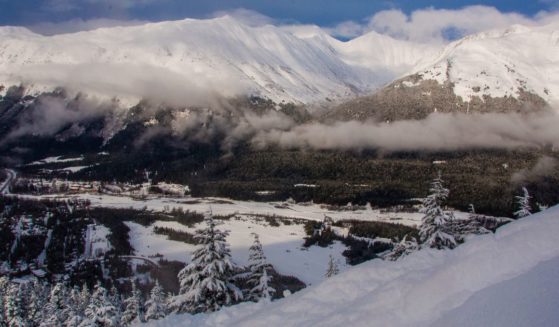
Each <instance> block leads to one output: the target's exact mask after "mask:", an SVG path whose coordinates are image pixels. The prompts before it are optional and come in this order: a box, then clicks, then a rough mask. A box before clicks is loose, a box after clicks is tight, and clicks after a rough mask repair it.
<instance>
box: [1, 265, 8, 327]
mask: <svg viewBox="0 0 559 327" xmlns="http://www.w3.org/2000/svg"><path fill="white" fill-rule="evenodd" d="M9 285H10V280H9V279H8V278H7V277H6V276H0V326H6V325H7V321H6V312H5V305H6V298H7V297H8V289H9Z"/></svg>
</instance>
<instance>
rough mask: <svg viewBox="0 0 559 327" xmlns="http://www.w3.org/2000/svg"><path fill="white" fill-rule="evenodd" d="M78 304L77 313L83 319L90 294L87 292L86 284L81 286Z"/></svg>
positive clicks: (89, 300)
mask: <svg viewBox="0 0 559 327" xmlns="http://www.w3.org/2000/svg"><path fill="white" fill-rule="evenodd" d="M78 302H79V308H78V312H79V313H81V315H82V316H83V317H85V309H87V306H88V305H89V302H91V293H90V292H89V288H87V284H85V283H84V284H83V285H82V289H81V291H80V295H79V301H78Z"/></svg>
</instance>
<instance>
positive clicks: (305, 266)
mask: <svg viewBox="0 0 559 327" xmlns="http://www.w3.org/2000/svg"><path fill="white" fill-rule="evenodd" d="M126 225H127V226H128V227H129V228H130V233H129V235H130V242H131V244H132V247H133V248H134V250H135V255H139V256H144V257H150V256H154V255H156V254H162V255H163V256H164V258H165V259H171V260H177V261H182V262H190V254H191V253H192V251H193V250H194V249H195V247H194V246H193V245H191V244H186V243H183V242H178V241H171V240H168V239H167V236H165V235H158V234H155V233H153V227H154V226H158V227H167V228H171V229H174V230H177V231H186V232H189V233H191V234H193V233H194V231H195V230H196V229H197V228H200V227H201V226H202V225H203V223H202V224H198V225H196V226H195V227H194V228H188V227H186V226H184V225H181V224H179V223H177V222H172V221H157V222H155V223H154V224H153V225H152V226H149V227H143V226H142V225H139V224H136V223H132V222H127V223H126ZM218 228H219V229H220V230H228V231H230V234H229V237H227V242H228V243H229V244H230V246H231V254H232V257H233V261H234V262H235V263H237V264H240V265H247V264H248V255H249V253H248V249H249V248H250V246H251V245H252V243H253V240H254V239H253V236H252V235H251V233H257V234H258V235H259V236H260V242H261V243H262V247H263V249H264V254H265V255H266V257H267V258H268V261H269V262H270V263H271V264H272V265H273V266H274V268H275V269H276V271H277V272H279V273H280V274H282V275H289V276H295V277H297V278H298V279H300V280H301V281H303V282H304V283H305V284H307V285H310V284H316V283H318V282H320V281H322V280H324V278H325V276H324V274H325V273H326V270H327V267H328V259H329V255H332V256H333V257H334V259H335V260H337V263H338V267H339V268H340V271H343V270H345V269H347V267H348V266H347V265H346V263H345V258H344V257H343V256H342V252H343V251H344V250H345V249H346V247H345V245H343V244H341V243H340V242H335V243H334V244H333V245H332V246H330V247H326V248H322V247H319V246H312V247H310V248H304V247H303V242H304V240H303V238H304V237H305V236H306V235H305V232H304V230H303V225H301V224H295V223H292V224H291V225H283V224H282V225H281V226H279V227H274V226H270V225H268V224H267V223H266V222H265V221H256V220H254V219H250V218H247V217H242V218H241V219H235V218H232V219H230V220H227V221H224V222H223V224H222V225H219V226H218Z"/></svg>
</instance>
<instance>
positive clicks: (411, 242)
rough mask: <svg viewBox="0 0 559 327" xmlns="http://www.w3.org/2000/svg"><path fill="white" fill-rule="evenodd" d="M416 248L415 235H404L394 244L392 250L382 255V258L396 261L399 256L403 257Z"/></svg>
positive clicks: (417, 246)
mask: <svg viewBox="0 0 559 327" xmlns="http://www.w3.org/2000/svg"><path fill="white" fill-rule="evenodd" d="M418 249H419V244H417V240H416V239H415V237H408V235H406V236H404V237H403V238H402V240H401V241H400V242H399V243H398V244H396V245H395V246H394V248H393V249H392V251H390V252H389V253H388V254H387V255H385V256H384V259H386V260H390V261H396V260H398V259H400V258H401V257H405V256H407V255H408V254H410V253H412V252H414V251H417V250H418Z"/></svg>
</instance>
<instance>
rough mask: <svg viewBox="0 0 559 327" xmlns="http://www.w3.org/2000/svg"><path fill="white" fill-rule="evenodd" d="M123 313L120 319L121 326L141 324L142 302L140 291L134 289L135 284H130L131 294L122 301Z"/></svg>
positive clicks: (142, 318)
mask: <svg viewBox="0 0 559 327" xmlns="http://www.w3.org/2000/svg"><path fill="white" fill-rule="evenodd" d="M124 306H125V309H124V312H123V313H122V318H121V319H120V324H121V325H122V326H130V325H132V324H134V323H140V322H143V320H144V317H143V315H144V314H143V307H144V306H143V301H142V294H141V293H140V290H139V289H138V288H137V287H136V282H135V281H133V282H132V292H131V293H130V296H129V297H127V298H126V299H125V300H124Z"/></svg>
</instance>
